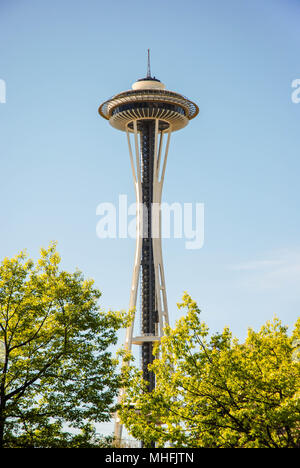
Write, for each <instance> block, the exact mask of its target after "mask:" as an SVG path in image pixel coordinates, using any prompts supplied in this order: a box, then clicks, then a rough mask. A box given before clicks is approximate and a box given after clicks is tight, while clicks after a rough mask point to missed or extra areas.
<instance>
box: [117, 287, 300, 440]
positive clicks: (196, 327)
mask: <svg viewBox="0 0 300 468" xmlns="http://www.w3.org/2000/svg"><path fill="white" fill-rule="evenodd" d="M179 307H180V308H184V309H186V310H187V313H186V316H184V317H183V318H181V319H180V320H179V321H178V322H177V323H176V326H175V328H174V329H171V328H170V327H167V328H166V330H165V336H164V337H163V338H162V339H161V343H160V344H159V345H158V347H157V348H156V359H155V361H154V362H153V364H152V366H151V368H152V370H153V371H154V372H155V375H156V388H155V390H154V391H153V392H152V393H148V392H147V391H146V390H147V387H146V385H145V382H143V380H142V377H141V373H140V372H139V371H137V369H135V368H134V367H133V366H127V367H124V370H123V372H124V379H125V383H126V385H127V395H126V397H125V399H124V400H123V402H122V405H121V408H120V415H121V419H122V421H123V423H124V424H125V426H126V427H127V429H128V430H129V431H130V432H131V434H132V435H133V436H134V437H136V438H137V439H140V440H143V441H144V442H145V444H146V446H150V444H151V442H153V441H155V442H156V444H157V446H160V447H162V446H166V445H168V444H169V445H170V444H171V445H172V446H175V447H210V448H238V447H244V448H258V447H265V448H277V447H292V448H299V447H300V437H299V430H300V418H299V409H300V405H299V396H300V392H299V381H300V380H299V377H300V364H299V359H297V352H298V351H297V349H296V345H297V344H299V338H300V320H298V322H297V323H296V325H295V329H294V332H293V335H292V336H288V334H287V328H286V327H284V326H283V325H282V324H281V322H280V321H279V320H278V319H274V321H273V322H268V323H267V324H266V325H264V326H263V327H262V328H261V330H260V331H259V332H255V331H254V330H252V329H249V330H248V335H247V338H246V340H245V342H244V343H242V344H240V343H239V342H238V340H237V339H234V338H233V337H232V334H231V332H230V330H229V329H228V328H226V329H224V331H223V332H222V333H216V334H213V335H211V336H209V330H208V328H207V326H206V324H205V323H203V322H202V321H201V320H200V311H199V309H198V307H197V304H196V303H195V302H194V301H193V300H192V299H191V298H190V296H189V295H188V294H185V295H184V297H183V303H182V304H179Z"/></svg>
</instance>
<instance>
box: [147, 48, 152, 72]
mask: <svg viewBox="0 0 300 468" xmlns="http://www.w3.org/2000/svg"><path fill="white" fill-rule="evenodd" d="M147 78H151V68H150V49H148V67H147Z"/></svg>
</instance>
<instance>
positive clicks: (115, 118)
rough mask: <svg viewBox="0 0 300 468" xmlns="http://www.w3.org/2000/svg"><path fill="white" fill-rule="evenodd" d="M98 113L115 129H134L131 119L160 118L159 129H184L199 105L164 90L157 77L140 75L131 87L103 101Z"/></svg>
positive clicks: (193, 116)
mask: <svg viewBox="0 0 300 468" xmlns="http://www.w3.org/2000/svg"><path fill="white" fill-rule="evenodd" d="M98 111H99V114H100V115H101V116H102V117H104V118H105V119H107V120H108V121H109V123H110V124H111V125H112V126H113V127H114V128H116V129H118V130H121V131H126V127H127V125H128V129H129V131H133V124H132V122H133V121H134V120H137V121H139V120H145V119H159V130H160V131H165V130H168V129H169V127H170V126H171V131H176V130H180V129H181V128H184V127H185V126H186V125H187V124H188V122H189V120H191V119H193V118H195V117H196V115H197V114H198V113H199V108H198V106H197V105H196V104H195V103H194V102H192V101H190V100H189V99H187V98H186V97H185V96H182V95H181V94H178V93H175V92H173V91H168V90H166V89H165V85H164V84H163V83H161V82H160V81H159V80H157V79H156V78H149V77H147V78H142V79H141V80H138V81H136V82H135V83H134V84H133V85H132V90H128V91H124V92H122V93H119V94H116V95H115V96H113V97H112V98H110V99H108V100H107V101H105V102H103V103H102V104H101V105H100V107H99V110H98Z"/></svg>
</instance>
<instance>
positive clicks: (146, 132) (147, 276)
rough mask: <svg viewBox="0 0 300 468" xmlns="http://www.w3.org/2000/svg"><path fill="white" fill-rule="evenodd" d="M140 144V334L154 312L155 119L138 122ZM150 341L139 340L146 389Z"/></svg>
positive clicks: (151, 328) (149, 329)
mask: <svg viewBox="0 0 300 468" xmlns="http://www.w3.org/2000/svg"><path fill="white" fill-rule="evenodd" d="M139 130H140V139H141V140H140V144H141V185H142V203H143V208H144V216H143V240H142V257H141V270H142V275H141V277H142V281H141V296H142V310H141V328H142V329H141V332H142V335H155V328H156V327H155V324H156V323H157V321H158V314H157V311H156V310H155V307H156V303H155V271H154V257H153V242H152V203H153V173H154V146H155V121H154V120H143V121H140V122H139ZM153 359H154V357H153V343H152V342H147V343H143V344H142V370H143V378H144V380H146V381H147V382H149V384H148V390H149V391H151V390H153V389H154V387H155V377H154V373H153V372H152V371H149V370H148V365H149V364H151V363H152V362H153Z"/></svg>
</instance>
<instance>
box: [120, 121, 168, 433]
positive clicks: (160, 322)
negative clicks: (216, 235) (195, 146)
mask: <svg viewBox="0 0 300 468" xmlns="http://www.w3.org/2000/svg"><path fill="white" fill-rule="evenodd" d="M159 123H160V122H159V120H158V119H145V120H140V121H137V120H134V121H133V122H132V125H133V127H132V130H133V134H134V146H135V158H134V156H133V151H132V145H131V141H130V129H129V125H127V129H126V131H127V139H128V146H129V155H130V161H131V168H132V173H133V180H134V185H135V192H136V201H137V231H136V251H135V262H134V269H133V276H132V284H131V293H130V303H129V308H130V310H134V309H135V308H136V302H137V292H138V287H139V278H140V276H141V285H140V288H141V296H142V305H141V308H142V310H141V337H138V338H140V340H139V344H141V347H142V363H141V364H142V370H143V378H144V380H145V381H147V382H148V391H152V390H153V389H154V388H155V376H154V373H153V372H152V371H149V369H148V366H149V364H151V363H152V362H153V360H154V356H153V344H154V341H151V337H152V338H153V340H155V341H157V339H159V337H160V336H162V335H163V329H164V326H165V325H166V324H168V323H169V318H168V307H167V296H166V286H165V276H164V269H163V261H162V247H161V213H160V205H161V195H162V186H163V181H164V175H165V169H166V162H167V155H168V149H169V143H170V136H171V127H169V128H168V131H167V133H168V137H167V138H168V139H167V144H166V149H165V152H164V155H163V151H162V148H163V137H164V133H163V131H159ZM139 140H140V141H139ZM161 167H162V170H161ZM145 213H146V214H147V216H145ZM140 272H141V275H140ZM133 329H134V320H133V323H132V324H131V326H130V327H128V329H127V330H126V338H125V349H126V350H127V351H131V348H132V342H133V341H136V339H133ZM123 395H124V391H123V390H122V391H121V392H120V394H119V402H120V401H121V400H122V397H123ZM121 437H122V425H121V423H120V420H119V418H118V415H116V419H115V439H116V440H117V441H120V440H121Z"/></svg>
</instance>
